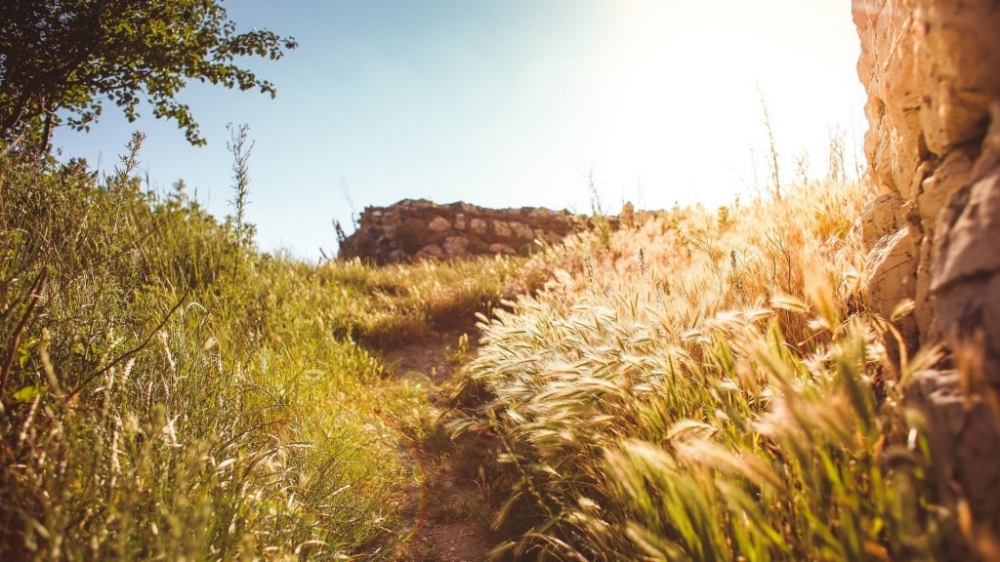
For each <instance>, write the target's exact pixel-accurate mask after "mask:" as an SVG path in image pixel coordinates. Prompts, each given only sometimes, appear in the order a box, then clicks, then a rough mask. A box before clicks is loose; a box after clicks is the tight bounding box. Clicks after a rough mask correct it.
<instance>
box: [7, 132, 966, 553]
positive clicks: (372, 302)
mask: <svg viewBox="0 0 1000 562" xmlns="http://www.w3.org/2000/svg"><path fill="white" fill-rule="evenodd" d="M140 140H141V139H139V138H136V139H135V140H134V143H133V146H132V151H131V155H130V156H127V157H126V158H125V159H124V160H123V163H122V169H121V172H120V173H119V174H117V175H116V176H115V177H111V178H103V179H100V178H97V177H96V176H95V175H93V174H91V173H89V172H87V171H86V169H85V168H84V167H82V166H79V165H75V164H70V165H67V166H62V165H57V164H54V163H51V162H47V163H46V162H38V161H37V160H36V159H30V158H21V157H19V156H17V155H9V156H7V157H5V158H4V159H3V160H2V162H0V182H2V184H0V186H2V192H0V203H2V215H0V220H2V224H0V310H2V316H0V318H2V321H0V333H2V338H0V342H2V352H3V359H5V361H4V363H3V366H2V369H3V370H2V372H0V375H2V376H0V403H2V410H0V558H2V559H4V560H9V559H24V560H77V559H102V560H111V559H167V560H230V559H247V560H251V559H264V560H279V559H305V558H308V559H317V560H325V559H328V560H381V559H384V560H389V559H407V554H408V553H407V548H408V546H407V545H408V543H407V540H408V539H409V538H410V534H411V533H412V529H413V519H414V517H415V516H416V515H415V514H414V513H412V502H411V499H412V497H413V494H414V489H415V488H416V487H418V486H420V478H421V474H420V466H419V463H417V462H415V459H414V458H413V457H412V456H411V453H410V452H409V451H412V450H418V451H422V453H421V454H425V455H435V456H436V458H438V459H447V460H448V462H450V463H452V464H453V465H454V466H456V467H458V469H459V470H458V473H460V474H464V475H465V476H466V477H467V478H470V479H476V480H477V481H478V482H479V486H480V487H481V489H482V490H483V499H482V503H481V504H480V505H470V506H461V507H460V508H456V509H455V512H456V513H457V515H456V516H468V515H470V514H473V513H476V512H478V513H480V514H482V513H484V512H485V513H488V514H489V518H490V519H491V520H492V522H493V524H494V526H495V528H496V529H497V530H498V532H499V533H501V535H502V536H504V537H507V538H508V540H506V542H504V543H503V544H500V545H499V546H498V548H497V549H496V551H495V555H496V557H497V558H513V557H518V558H522V559H533V560H534V559H542V560H544V559H551V560H608V561H611V560H666V559H669V560H706V561H707V560H772V559H773V560H806V559H823V560H828V559H830V560H863V559H874V560H888V559H929V558H936V557H939V556H941V554H942V552H944V550H943V549H944V548H945V547H946V542H947V541H946V538H947V537H948V536H949V533H950V531H951V527H950V525H951V523H950V521H951V519H950V517H949V516H948V514H947V513H946V512H944V511H942V510H941V509H939V508H938V507H936V504H935V501H934V497H933V495H932V491H931V487H930V485H929V483H928V482H927V481H925V474H927V467H928V463H929V459H928V458H927V454H926V451H925V447H924V446H923V440H922V433H921V431H920V426H919V420H918V419H916V418H913V417H910V418H909V419H908V418H907V416H905V415H904V412H903V411H902V410H901V407H900V404H899V393H900V382H901V380H902V379H904V378H905V377H906V376H907V374H908V373H909V372H911V371H912V370H914V369H915V368H917V367H919V365H920V364H921V361H922V359H921V358H919V357H918V358H917V359H916V360H914V361H913V362H909V363H905V362H904V363H903V364H899V362H898V361H894V360H892V359H891V358H890V354H889V353H887V351H886V346H885V342H886V341H889V342H891V341H893V338H894V332H893V328H892V323H891V319H885V318H877V317H874V316H872V315H870V314H869V313H868V312H867V311H866V307H865V294H864V286H863V283H862V279H863V278H864V272H863V271H862V269H863V252H862V249H861V248H860V246H859V243H858V241H857V240H856V239H855V237H854V235H853V234H852V233H851V225H852V222H853V219H854V217H856V216H858V214H859V206H860V204H861V203H862V202H863V200H864V199H865V196H864V194H863V192H862V187H861V186H859V185H858V184H855V183H848V182H843V181H829V182H825V183H818V182H811V183H808V184H805V185H800V186H798V187H795V188H789V187H788V186H786V187H785V189H784V191H783V192H782V195H783V198H782V199H781V200H779V201H755V202H752V203H751V204H734V205H732V206H730V207H726V208H722V209H718V210H714V211H708V210H704V209H700V208H689V209H675V210H673V211H670V212H662V213H656V214H652V213H638V214H636V216H635V217H634V219H633V220H632V221H631V222H630V223H629V224H626V225H624V226H623V228H622V229H621V230H619V231H617V232H611V231H610V230H609V228H608V226H607V222H606V221H601V220H599V217H595V220H594V221H593V224H596V228H595V230H593V231H589V232H583V233H580V234H579V235H578V236H574V237H571V238H570V239H568V240H567V241H566V242H565V243H564V244H562V245H560V246H559V247H553V248H546V249H543V250H542V251H541V252H540V253H539V254H537V255H536V256H535V257H533V258H531V259H524V258H504V259H499V258H498V259H487V260H476V261H468V262H449V263H424V264H418V265H412V266H394V267H386V268H373V267H369V266H367V265H365V264H363V263H361V262H359V261H349V262H339V263H336V262H332V263H323V264H320V265H309V264H304V263H301V262H298V261H295V260H292V259H289V258H287V257H283V256H281V255H268V254H262V253H260V252H258V251H257V250H256V249H255V247H254V243H253V227H252V226H251V225H246V224H243V222H242V221H241V220H239V219H238V217H241V216H242V209H241V208H237V209H235V213H234V216H235V217H237V218H235V219H234V218H228V219H226V220H224V221H219V220H216V219H214V218H213V217H211V216H209V215H208V214H207V213H206V212H205V211H204V210H203V209H201V208H200V207H199V206H198V204H197V203H196V202H194V201H191V200H189V199H188V198H187V196H186V195H185V193H184V191H183V189H182V186H178V188H177V189H176V190H175V191H174V192H172V193H170V194H167V195H164V196H156V195H151V194H149V193H146V192H145V191H143V190H142V189H141V185H140V183H139V181H138V180H137V179H136V178H135V177H133V170H134V169H135V165H136V162H135V160H136V151H137V150H138V143H139V141H140ZM237 158H238V155H237ZM236 187H237V194H239V193H240V192H241V189H245V185H244V186H239V185H238V186H236ZM237 200H240V198H239V197H237ZM518 295H521V296H518ZM905 312H906V310H905V309H901V311H900V313H901V314H903V313H905ZM476 313H484V314H485V315H484V314H481V315H480V317H479V318H480V320H481V321H482V328H483V332H484V335H483V343H484V345H483V347H482V348H480V350H479V353H478V355H477V356H476V357H475V358H474V360H473V361H472V363H471V364H470V366H469V368H468V369H467V370H466V371H465V372H464V374H463V375H462V378H461V379H460V383H461V384H460V385H459V386H458V387H457V389H456V390H455V392H454V396H453V397H452V402H451V407H450V408H443V407H440V402H439V401H437V398H436V397H434V396H431V395H429V394H428V391H427V389H426V388H421V386H420V385H419V384H412V381H409V380H405V379H397V378H395V377H391V376H389V372H390V370H389V369H388V368H387V366H386V365H385V364H384V363H383V362H382V360H381V359H380V352H381V351H382V350H384V349H387V348H389V347H397V346H401V345H403V344H405V343H407V342H412V341H417V340H420V339H422V338H425V337H427V336H429V335H430V334H432V333H433V332H435V331H440V330H460V331H461V330H471V327H472V323H473V322H474V321H475V320H474V319H475V314H476ZM459 351H464V350H462V349H460V350H459ZM449 436H450V437H451V439H449ZM429 501H434V498H430V499H429Z"/></svg>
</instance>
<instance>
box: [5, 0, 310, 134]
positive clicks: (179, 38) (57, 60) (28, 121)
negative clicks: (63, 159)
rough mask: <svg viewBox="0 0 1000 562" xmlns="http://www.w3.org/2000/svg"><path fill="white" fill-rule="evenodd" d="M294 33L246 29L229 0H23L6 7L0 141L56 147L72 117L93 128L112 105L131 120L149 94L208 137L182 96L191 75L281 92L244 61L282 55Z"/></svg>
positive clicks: (162, 110)
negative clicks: (57, 132)
mask: <svg viewBox="0 0 1000 562" xmlns="http://www.w3.org/2000/svg"><path fill="white" fill-rule="evenodd" d="M295 47H297V43H296V42H295V39H294V38H292V37H280V36H278V35H276V34H275V33H273V32H271V31H266V30H257V29H253V30H251V31H248V32H243V33H238V32H237V30H236V24H235V23H234V22H232V21H230V20H229V18H228V17H227V15H226V10H225V9H224V8H223V7H222V0H14V1H12V2H4V3H3V7H2V8H0V141H5V142H9V141H11V140H12V139H14V138H16V137H18V136H20V135H22V134H29V135H32V136H33V137H34V138H37V141H38V142H40V143H41V146H42V147H43V149H44V150H46V151H47V147H48V140H49V136H50V135H51V131H52V128H53V127H55V126H57V125H59V124H60V123H61V122H62V121H63V117H65V120H66V122H67V124H68V125H69V126H71V127H73V128H74V129H77V130H88V129H89V125H90V124H91V123H92V122H94V120H95V119H97V118H98V117H99V116H100V115H101V110H102V108H103V103H104V102H106V101H111V102H113V103H114V104H115V105H117V106H118V107H120V108H121V109H122V110H123V111H124V113H125V116H126V117H127V118H128V119H129V121H134V120H135V119H136V118H138V117H139V113H138V106H139V103H140V101H142V99H145V100H146V101H148V102H149V104H150V105H151V106H152V108H153V115H154V116H156V117H157V118H167V119H173V120H175V121H177V124H178V126H179V127H180V128H182V129H184V132H185V136H186V137H187V140H188V141H189V142H190V143H191V144H194V145H202V144H204V143H205V140H204V139H203V138H202V137H201V136H200V135H199V132H198V124H197V123H196V122H195V120H194V117H193V116H192V114H191V110H190V108H189V107H188V106H187V105H185V104H183V103H181V102H179V101H177V99H176V96H177V94H178V92H180V91H181V90H182V89H183V88H184V86H185V85H187V83H188V81H190V80H198V81H200V82H210V83H212V84H221V85H223V86H225V87H227V88H239V89H240V90H251V89H259V90H260V91H261V93H269V94H270V95H271V97H274V95H275V93H276V90H275V87H274V85H273V84H272V83H270V82H268V81H266V80H261V79H259V78H257V76H256V75H255V74H254V73H253V72H250V71H249V70H246V69H244V68H241V67H240V66H239V65H237V64H236V61H237V59H238V58H239V57H247V56H259V57H267V58H270V59H271V60H277V59H279V58H281V57H282V56H283V54H284V50H291V49H294V48H295Z"/></svg>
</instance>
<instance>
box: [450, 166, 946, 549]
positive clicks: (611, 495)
mask: <svg viewBox="0 0 1000 562" xmlns="http://www.w3.org/2000/svg"><path fill="white" fill-rule="evenodd" d="M782 195H783V197H782V198H781V199H780V200H775V201H770V202H760V203H755V204H753V205H750V206H734V207H732V208H727V209H726V210H725V212H721V211H720V212H716V213H713V212H709V211H707V210H704V209H700V208H693V209H678V210H675V211H674V212H670V213H660V214H637V217H636V220H637V223H638V226H636V227H635V229H633V230H629V231H622V232H618V233H616V234H615V236H614V238H613V239H612V240H611V243H610V244H605V243H603V242H602V241H600V240H596V239H595V238H594V237H593V236H589V235H581V236H580V237H578V238H576V239H574V240H570V241H568V242H567V245H566V248H567V249H562V250H560V251H558V252H552V253H550V254H548V255H544V256H541V257H539V258H537V259H539V260H542V261H544V262H545V263H547V264H549V266H550V267H552V268H554V269H555V270H556V274H555V277H556V279H555V280H554V281H552V282H550V283H549V284H548V285H547V287H546V289H545V290H543V291H541V292H540V293H539V294H538V295H536V296H535V297H533V298H524V299H521V300H520V301H518V302H517V304H516V305H515V306H514V307H513V311H512V312H500V313H499V314H498V315H497V317H496V318H495V319H487V318H485V317H484V318H483V319H482V320H483V325H482V326H483V329H484V331H485V335H484V342H485V343H486V345H485V346H484V347H482V348H481V349H480V354H479V357H478V358H477V359H476V360H475V361H474V362H473V363H472V364H471V366H470V369H469V372H468V375H467V379H466V381H465V386H464V388H463V389H462V390H461V391H460V395H459V398H462V400H457V401H456V403H459V404H463V406H462V407H460V408H458V410H456V411H455V412H453V414H452V415H453V418H452V420H451V422H450V423H451V427H452V428H453V430H454V431H455V433H456V434H457V435H469V436H476V435H478V436H485V437H480V438H479V439H480V440H481V441H482V442H483V444H482V445H481V446H480V448H479V450H480V451H483V450H486V451H492V453H493V455H492V456H489V457H487V460H486V461H484V462H483V464H482V470H483V471H484V472H485V473H486V474H487V476H486V477H485V478H484V480H486V481H489V482H492V486H491V488H490V490H489V491H490V492H491V493H492V494H493V495H494V497H496V498H502V499H503V500H504V503H503V506H502V507H501V508H500V509H499V510H498V513H497V516H496V521H495V527H496V528H497V529H499V530H502V531H505V532H506V533H507V534H508V536H510V537H511V539H510V541H508V542H507V543H505V544H503V545H501V546H500V547H498V549H497V550H496V552H495V555H496V556H498V557H504V556H516V557H530V558H531V559H539V560H541V559H551V560H608V561H612V560H706V561H707V560H807V559H823V560H868V559H871V560H887V559H928V558H935V557H937V556H940V555H942V553H943V552H944V550H943V549H944V548H946V547H945V542H946V541H945V537H946V536H947V534H948V531H949V529H951V527H950V525H951V524H952V523H951V522H950V520H949V519H948V518H946V517H944V516H942V515H941V513H942V511H940V510H938V509H936V508H935V507H934V506H935V498H934V495H933V486H931V485H930V483H929V482H928V481H927V480H926V478H928V475H927V472H926V469H925V467H926V465H927V463H928V462H929V461H928V459H927V453H926V450H925V447H924V446H923V440H922V437H921V433H920V432H919V430H918V429H917V428H915V427H914V428H911V427H910V426H909V425H907V424H906V422H905V416H904V414H903V412H902V411H901V407H900V405H899V390H898V380H899V373H900V366H899V365H895V364H893V362H892V361H891V360H890V358H889V356H888V355H887V353H886V350H885V345H884V343H883V342H885V341H886V339H885V338H887V337H889V338H891V337H892V330H891V325H890V323H889V322H888V321H887V320H886V319H881V318H877V317H874V316H871V315H870V314H868V313H867V312H866V307H865V306H864V303H865V298H866V297H865V294H864V287H863V284H862V283H861V282H860V279H862V276H863V275H862V274H863V263H864V253H863V250H862V249H861V247H860V245H859V242H858V240H857V239H856V238H855V237H854V235H853V234H852V233H851V228H850V226H851V221H852V218H853V217H855V216H858V214H859V210H860V209H859V207H860V204H861V203H862V202H863V200H864V197H863V195H862V188H861V186H859V185H857V184H846V183H836V182H835V183H826V184H823V185H816V184H813V187H810V188H807V187H799V188H798V189H797V190H794V189H786V190H785V191H784V192H783V194H782ZM925 361H926V358H925V357H924V358H917V359H916V360H915V362H912V363H910V364H908V365H906V366H905V369H906V370H907V371H908V370H912V369H915V368H918V367H919V366H920V365H922V364H924V362H925ZM903 374H905V372H904V373H903Z"/></svg>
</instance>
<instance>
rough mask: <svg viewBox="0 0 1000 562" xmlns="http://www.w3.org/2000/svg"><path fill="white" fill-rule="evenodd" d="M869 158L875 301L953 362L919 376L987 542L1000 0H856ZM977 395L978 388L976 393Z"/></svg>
mask: <svg viewBox="0 0 1000 562" xmlns="http://www.w3.org/2000/svg"><path fill="white" fill-rule="evenodd" d="M853 10H854V21H855V24H856V25H857V28H858V33H859V36H860V38H861V44H862V55H861V59H860V60H859V61H858V74H859V77H860V78H861V81H862V82H863V83H864V86H865V88H866V90H867V92H868V103H867V105H866V109H865V113H866V116H867V118H868V123H869V130H868V133H867V135H866V136H865V153H866V155H867V158H868V163H869V169H870V173H871V178H872V179H873V181H874V182H875V184H876V185H877V186H878V188H879V190H880V191H881V195H880V196H879V197H878V198H877V199H876V200H875V201H873V202H872V203H871V204H870V205H869V207H868V209H867V211H866V213H865V216H864V217H862V223H863V232H864V234H865V239H866V243H867V244H868V245H869V247H870V248H871V253H870V254H869V277H870V278H869V281H870V283H869V301H870V305H871V306H872V307H873V308H874V309H875V310H876V311H879V312H880V313H881V314H883V315H884V316H886V317H889V315H890V314H891V313H892V311H893V309H894V308H895V307H896V305H897V304H898V303H899V302H900V301H901V300H903V299H912V300H913V301H914V303H915V308H914V314H913V315H912V317H911V318H910V319H909V320H907V321H904V323H903V324H902V325H901V328H902V331H903V333H904V335H905V337H906V339H907V340H908V344H909V346H910V349H911V350H912V349H914V348H916V347H917V346H918V345H920V346H923V347H925V348H926V347H927V346H930V345H933V344H937V343H942V344H944V345H945V347H946V350H947V351H948V352H949V354H950V355H949V359H947V360H945V361H943V362H941V363H940V364H939V365H937V366H935V368H934V369H931V370H926V371H924V372H921V373H918V374H917V375H916V376H914V377H913V381H912V382H911V384H910V385H909V387H908V391H907V398H908V401H909V404H910V405H911V406H916V407H918V408H920V409H921V410H922V411H923V413H924V415H925V416H926V418H927V420H928V428H929V435H928V437H929V439H930V443H931V445H932V452H933V454H934V455H935V464H936V466H938V467H940V470H939V471H938V474H937V477H938V483H939V489H940V490H941V492H942V494H943V495H944V496H945V497H956V496H957V497H961V498H963V499H964V501H967V502H968V506H969V508H970V510H971V515H972V521H973V524H974V527H975V531H974V532H975V533H982V532H989V533H994V534H995V533H996V532H997V531H998V529H1000V525H998V523H1000V435H998V432H997V423H996V422H995V420H996V419H998V417H997V414H998V413H1000V412H998V411H996V410H997V409H998V407H1000V399H998V397H1000V3H998V2H996V1H995V0H962V1H957V0H855V2H854V7H853ZM970 389H971V390H970Z"/></svg>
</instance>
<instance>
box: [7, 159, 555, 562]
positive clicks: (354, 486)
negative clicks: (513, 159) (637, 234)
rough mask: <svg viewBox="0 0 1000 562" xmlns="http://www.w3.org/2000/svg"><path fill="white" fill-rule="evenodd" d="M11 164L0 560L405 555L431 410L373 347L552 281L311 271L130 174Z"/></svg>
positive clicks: (495, 271) (425, 270) (421, 269)
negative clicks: (418, 459) (103, 175)
mask: <svg viewBox="0 0 1000 562" xmlns="http://www.w3.org/2000/svg"><path fill="white" fill-rule="evenodd" d="M0 164H2V167H0V172H2V175H3V178H2V180H0V181H2V205H3V206H2V210H3V213H2V218H3V222H2V229H0V244H2V245H0V308H2V313H3V315H2V323H0V334H2V337H0V342H2V347H3V350H2V351H3V355H4V357H6V356H7V355H8V353H9V354H10V357H11V361H9V362H5V363H4V365H5V366H4V367H3V371H2V374H3V377H2V381H3V383H4V384H3V385H2V388H0V399H2V407H3V408H2V411H0V559H4V560H12V559H35V560H54V559H73V560H75V559H100V560H111V559H140V558H141V559H148V558H160V559H168V560H210V559H226V560H228V559H234V558H240V559H243V558H246V559H251V558H264V559H284V558H298V557H299V556H300V555H308V556H309V558H310V559H333V560H343V559H352V558H358V559H387V558H391V557H392V556H393V555H394V554H395V553H396V551H397V548H398V547H399V546H400V545H401V544H403V543H404V542H405V540H406V538H407V534H408V533H409V532H410V530H411V527H412V521H411V520H410V519H411V517H410V516H409V515H407V513H406V509H407V499H408V497H409V495H410V494H411V491H412V489H413V487H414V486H415V485H416V484H417V478H418V477H419V474H417V472H416V471H417V467H415V465H414V463H413V461H412V458H410V456H409V453H408V452H407V449H406V447H404V446H403V445H404V444H405V443H407V442H408V441H413V440H416V439H419V438H420V437H421V435H423V434H424V433H426V432H427V428H428V427H430V424H431V421H430V420H431V419H432V418H431V416H432V410H431V406H430V404H429V403H428V400H427V396H426V395H425V394H423V393H421V392H418V391H416V390H415V389H414V388H412V387H408V386H406V385H405V384H400V383H398V382H397V381H394V380H388V379H387V377H386V370H385V366H384V365H382V364H381V362H380V361H379V359H378V356H379V354H378V350H379V348H380V346H383V345H386V344H390V343H391V344H402V343H405V342H407V341H412V340H416V339H420V338H422V337H424V336H426V335H427V334H428V333H429V332H430V331H431V330H433V329H450V328H461V327H467V328H468V327H471V325H472V323H473V322H474V321H475V317H474V316H473V312H474V311H476V310H488V309H489V307H490V306H491V304H495V303H497V302H499V300H500V299H501V298H503V297H505V296H510V294H511V293H510V291H514V290H520V289H518V287H522V288H523V287H524V284H527V285H529V286H530V285H531V284H535V285H537V284H538V283H539V281H540V279H541V277H540V276H539V274H538V273H537V271H536V272H535V273H532V271H535V270H531V269H530V268H528V269H526V268H524V267H522V265H523V261H524V260H523V259H522V260H517V259H496V260H494V259H489V260H481V261H476V262H466V263H461V264H454V265H450V266H447V265H433V264H424V265H417V266H412V267H391V268H384V269H377V270H376V269H372V268H369V267H365V266H363V265H361V264H360V263H358V262H349V263H329V264H323V265H319V266H314V265H307V264H302V263H299V262H295V261H292V260H288V259H285V258H282V257H280V256H269V255H262V254H259V253H258V252H256V251H255V250H254V248H253V231H252V228H251V227H239V226H237V225H236V224H234V222H233V221H231V220H227V221H225V222H222V223H220V222H218V221H216V220H215V219H213V218H212V217H210V216H209V215H207V214H206V213H205V212H204V211H203V210H202V209H200V208H199V207H198V205H197V204H196V203H194V202H191V201H189V200H188V199H187V198H186V197H185V195H184V193H183V192H174V193H172V194H170V195H168V196H166V197H155V196H150V195H148V194H145V193H143V192H142V191H141V190H140V189H139V184H138V181H137V180H135V179H133V178H131V177H130V176H129V173H128V170H126V171H125V172H124V173H122V174H121V175H120V176H119V177H116V178H110V179H108V180H106V181H105V180H101V181H99V180H98V179H97V178H95V177H94V176H92V175H90V174H88V173H86V172H85V171H83V170H80V169H74V168H73V167H72V166H71V167H70V168H56V167H54V166H48V167H43V166H40V165H38V164H37V163H35V162H31V161H20V160H17V159H14V158H10V159H7V160H6V161H4V162H2V163H0ZM36 293H37V294H38V296H39V297H38V298H37V299H34V298H33V297H32V295H33V294H36ZM456 318H465V320H464V321H458V322H457V323H456V320H455V319H456Z"/></svg>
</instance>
